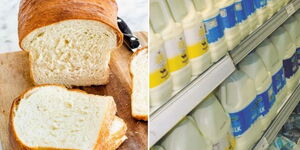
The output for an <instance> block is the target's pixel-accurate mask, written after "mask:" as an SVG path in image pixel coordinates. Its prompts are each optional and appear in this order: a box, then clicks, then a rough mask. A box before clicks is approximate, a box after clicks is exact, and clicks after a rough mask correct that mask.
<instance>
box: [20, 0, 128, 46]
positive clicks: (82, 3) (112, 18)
mask: <svg viewBox="0 0 300 150" xmlns="http://www.w3.org/2000/svg"><path fill="white" fill-rule="evenodd" d="M117 12H118V7H117V3H116V1H115V0H22V1H21V2H20V9H19V16H18V25H19V26H18V33H19V45H20V47H21V48H22V44H21V43H22V41H23V39H24V38H25V37H26V36H27V35H28V34H29V33H31V32H32V31H33V30H35V29H38V28H41V27H44V26H48V25H51V24H55V23H59V22H61V21H66V20H72V19H82V20H95V21H99V22H101V23H104V24H106V25H108V26H109V27H111V28H112V29H113V30H114V31H115V33H116V35H117V38H118V41H117V46H118V47H119V46H121V45H122V43H123V34H122V32H121V31H120V30H119V28H118V25H117ZM22 49H23V48H22ZM23 50H24V49H23Z"/></svg>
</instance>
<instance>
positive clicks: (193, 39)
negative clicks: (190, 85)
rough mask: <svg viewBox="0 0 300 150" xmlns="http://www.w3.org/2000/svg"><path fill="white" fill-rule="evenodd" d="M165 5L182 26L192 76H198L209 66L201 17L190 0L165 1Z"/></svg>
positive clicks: (209, 61)
mask: <svg viewBox="0 0 300 150" xmlns="http://www.w3.org/2000/svg"><path fill="white" fill-rule="evenodd" d="M167 3H168V5H169V8H170V11H171V14H172V16H173V18H174V20H175V21H176V22H178V23H181V24H182V26H183V30H184V37H185V41H186V45H187V54H188V57H189V59H190V63H191V66H192V74H193V75H199V74H201V73H203V72H204V71H205V70H206V69H207V68H209V66H210V65H211V59H210V53H209V51H208V43H207V39H206V37H205V28H204V24H203V23H202V17H201V16H200V14H198V13H197V12H196V10H195V8H194V5H193V3H192V1H191V0H167Z"/></svg>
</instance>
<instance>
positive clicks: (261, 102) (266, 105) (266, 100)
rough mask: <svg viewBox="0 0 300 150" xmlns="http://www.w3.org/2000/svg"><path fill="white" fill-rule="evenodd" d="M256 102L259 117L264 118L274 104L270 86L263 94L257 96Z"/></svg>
mask: <svg viewBox="0 0 300 150" xmlns="http://www.w3.org/2000/svg"><path fill="white" fill-rule="evenodd" d="M256 100H257V106H258V107H259V108H258V111H259V113H260V115H261V116H265V115H266V114H267V113H268V112H269V110H270V108H271V107H272V105H273V104H274V102H275V94H274V92H273V87H272V84H271V85H270V86H269V88H268V89H266V90H265V91H264V92H262V93H260V94H258V95H257V97H256Z"/></svg>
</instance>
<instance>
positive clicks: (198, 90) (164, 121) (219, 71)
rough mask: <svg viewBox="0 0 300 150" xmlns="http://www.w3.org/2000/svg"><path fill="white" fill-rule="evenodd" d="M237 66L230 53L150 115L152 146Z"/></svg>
mask: <svg viewBox="0 0 300 150" xmlns="http://www.w3.org/2000/svg"><path fill="white" fill-rule="evenodd" d="M234 70H235V66H234V64H233V62H232V60H231V58H230V56H229V55H226V56H224V57H223V58H222V59H221V60H219V61H218V62H217V63H216V64H214V65H212V66H211V67H210V68H209V69H208V70H207V71H206V72H205V73H203V74H202V75H200V76H198V77H197V78H195V79H194V80H193V81H192V82H191V83H190V84H189V85H187V86H186V87H185V88H184V89H182V90H181V91H180V92H179V93H177V94H176V95H175V96H173V97H172V99H171V100H170V101H169V102H167V103H166V104H164V105H163V106H161V107H160V108H159V109H157V110H156V111H154V112H153V113H152V114H151V115H150V122H149V123H150V126H151V130H150V146H153V145H154V144H155V143H156V142H158V141H159V139H161V138H162V137H163V136H164V135H165V134H166V133H167V132H168V131H169V130H170V129H172V128H173V127H174V126H175V125H176V124H177V123H178V122H179V121H180V120H181V119H182V118H183V117H184V116H186V115H187V114H188V113H189V112H190V111H191V110H192V109H193V108H194V107H195V106H197V105H198V104H199V103H200V102H201V101H202V100H203V99H204V98H205V97H206V96H208V94H210V93H211V92H212V91H213V90H214V89H215V88H217V87H218V85H219V84H221V83H222V82H223V81H224V80H225V79H226V78H227V77H228V76H229V75H230V74H231V73H232V72H233V71H234Z"/></svg>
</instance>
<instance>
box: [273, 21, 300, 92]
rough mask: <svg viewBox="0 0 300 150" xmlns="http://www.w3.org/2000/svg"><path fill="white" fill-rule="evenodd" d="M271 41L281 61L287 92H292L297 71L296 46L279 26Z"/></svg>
mask: <svg viewBox="0 0 300 150" xmlns="http://www.w3.org/2000/svg"><path fill="white" fill-rule="evenodd" d="M270 39H271V41H272V43H273V44H274V45H275V47H276V50H277V52H278V56H279V57H280V58H281V60H282V62H283V68H284V74H285V78H286V84H287V87H288V92H292V91H293V90H294V88H295V87H296V85H297V84H298V80H297V77H296V75H295V73H296V72H297V71H298V64H297V55H296V47H295V44H294V43H293V41H292V39H291V37H290V35H289V33H288V32H287V31H286V30H285V29H284V28H283V27H279V28H278V29H277V30H276V31H275V32H274V33H273V34H272V35H271V38H270Z"/></svg>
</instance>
